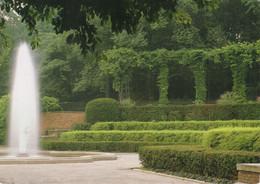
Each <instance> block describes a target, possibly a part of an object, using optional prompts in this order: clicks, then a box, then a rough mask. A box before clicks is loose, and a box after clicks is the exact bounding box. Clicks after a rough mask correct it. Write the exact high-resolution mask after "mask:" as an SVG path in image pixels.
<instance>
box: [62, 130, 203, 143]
mask: <svg viewBox="0 0 260 184" xmlns="http://www.w3.org/2000/svg"><path fill="white" fill-rule="evenodd" d="M204 133H205V132H204V131H72V132H64V133H62V134H61V136H60V141H69V142H71V141H104V140H106V141H143V142H167V143H169V142H171V143H191V144H200V143H201V141H202V137H203V135H204Z"/></svg>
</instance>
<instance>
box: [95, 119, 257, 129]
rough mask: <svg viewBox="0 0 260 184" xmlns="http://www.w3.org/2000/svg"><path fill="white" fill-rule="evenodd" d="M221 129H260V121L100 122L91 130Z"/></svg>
mask: <svg viewBox="0 0 260 184" xmlns="http://www.w3.org/2000/svg"><path fill="white" fill-rule="evenodd" d="M219 127H260V121H259V120H232V121H167V122H138V121H123V122H98V123H96V124H94V125H92V126H91V129H90V130H94V131H98V130H128V131H129V130H209V129H214V128H219Z"/></svg>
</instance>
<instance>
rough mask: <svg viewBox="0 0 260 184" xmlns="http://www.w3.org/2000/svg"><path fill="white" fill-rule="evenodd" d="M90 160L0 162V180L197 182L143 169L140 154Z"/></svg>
mask: <svg viewBox="0 0 260 184" xmlns="http://www.w3.org/2000/svg"><path fill="white" fill-rule="evenodd" d="M116 156H117V157H118V159H117V160H109V161H95V162H91V163H66V164H29V165H23V164H21V165H0V184H195V183H204V182H200V181H195V180H189V179H184V178H178V177H171V176H164V175H158V174H153V173H149V172H148V173H147V172H141V171H139V170H135V169H133V168H138V167H140V166H141V165H140V161H139V159H138V154H134V153H118V154H116Z"/></svg>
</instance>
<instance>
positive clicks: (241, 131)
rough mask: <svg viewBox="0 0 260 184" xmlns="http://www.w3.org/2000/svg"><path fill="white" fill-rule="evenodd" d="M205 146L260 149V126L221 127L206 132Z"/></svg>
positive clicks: (247, 149)
mask: <svg viewBox="0 0 260 184" xmlns="http://www.w3.org/2000/svg"><path fill="white" fill-rule="evenodd" d="M202 144H203V145H204V146H205V147H211V148H216V149H222V150H245V151H258V152H259V151H260V128H244V127H243V128H242V127H238V128H221V129H213V130H210V131H208V132H206V133H205V134H204V138H203V143H202Z"/></svg>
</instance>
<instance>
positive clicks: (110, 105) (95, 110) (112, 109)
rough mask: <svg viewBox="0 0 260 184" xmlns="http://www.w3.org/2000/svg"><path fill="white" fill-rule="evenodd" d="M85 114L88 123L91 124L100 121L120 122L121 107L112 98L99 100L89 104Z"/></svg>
mask: <svg viewBox="0 0 260 184" xmlns="http://www.w3.org/2000/svg"><path fill="white" fill-rule="evenodd" d="M85 113H86V121H87V122H88V123H90V124H94V123H96V122H100V121H118V120H119V116H120V105H119V103H118V101H116V100H115V99H112V98H98V99H95V100H92V101H89V102H88V103H87V105H86V109H85Z"/></svg>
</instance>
